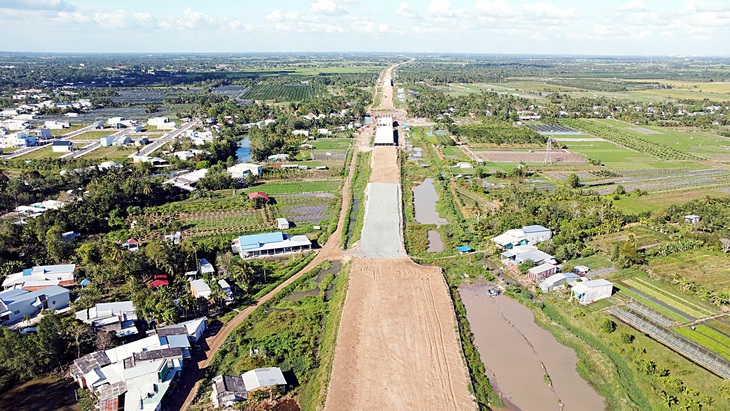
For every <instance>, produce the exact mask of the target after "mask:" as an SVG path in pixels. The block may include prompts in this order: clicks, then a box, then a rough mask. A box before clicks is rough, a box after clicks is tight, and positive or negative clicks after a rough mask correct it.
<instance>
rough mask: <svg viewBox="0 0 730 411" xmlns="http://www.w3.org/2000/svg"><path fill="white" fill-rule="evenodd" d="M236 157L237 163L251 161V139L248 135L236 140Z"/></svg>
mask: <svg viewBox="0 0 730 411" xmlns="http://www.w3.org/2000/svg"><path fill="white" fill-rule="evenodd" d="M236 159H237V160H238V162H239V163H248V162H249V161H251V140H250V139H249V138H248V136H246V138H244V139H243V140H241V141H239V142H238V150H236Z"/></svg>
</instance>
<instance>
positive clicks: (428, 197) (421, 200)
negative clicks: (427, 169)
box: [413, 178, 448, 225]
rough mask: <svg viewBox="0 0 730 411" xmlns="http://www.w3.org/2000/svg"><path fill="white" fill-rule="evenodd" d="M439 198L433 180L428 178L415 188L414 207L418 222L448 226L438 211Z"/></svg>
mask: <svg viewBox="0 0 730 411" xmlns="http://www.w3.org/2000/svg"><path fill="white" fill-rule="evenodd" d="M438 199H439V196H438V193H437V192H436V187H434V185H433V179H432V178H427V179H425V180H423V183H421V184H419V185H417V186H414V187H413V205H414V207H415V210H416V221H418V222H419V223H421V224H436V225H445V224H448V221H446V219H444V218H441V216H440V215H439V213H438V211H436V202H437V201H438Z"/></svg>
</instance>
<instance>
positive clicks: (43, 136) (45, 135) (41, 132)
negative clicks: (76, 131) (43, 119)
mask: <svg viewBox="0 0 730 411" xmlns="http://www.w3.org/2000/svg"><path fill="white" fill-rule="evenodd" d="M31 131H32V133H33V134H35V136H36V138H37V139H38V140H50V139H52V138H53V135H52V134H51V129H49V128H37V129H35V130H31Z"/></svg>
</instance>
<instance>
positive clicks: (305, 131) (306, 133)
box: [292, 130, 309, 137]
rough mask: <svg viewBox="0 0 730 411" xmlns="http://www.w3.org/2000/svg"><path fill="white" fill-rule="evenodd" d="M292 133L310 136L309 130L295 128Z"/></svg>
mask: <svg viewBox="0 0 730 411" xmlns="http://www.w3.org/2000/svg"><path fill="white" fill-rule="evenodd" d="M292 134H293V135H295V136H304V137H309V131H308V130H294V131H292Z"/></svg>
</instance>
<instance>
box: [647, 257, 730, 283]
mask: <svg viewBox="0 0 730 411" xmlns="http://www.w3.org/2000/svg"><path fill="white" fill-rule="evenodd" d="M649 269H650V270H651V271H652V272H653V273H654V274H656V275H659V276H660V277H662V278H666V279H672V278H674V277H682V278H686V279H689V280H691V281H695V282H696V283H697V284H699V285H701V286H702V287H704V288H706V289H708V290H710V291H727V290H728V289H730V256H729V255H727V254H725V253H723V252H722V251H719V250H717V251H716V250H708V249H706V248H700V249H697V250H690V251H684V252H679V253H674V254H672V255H669V256H666V257H657V258H654V259H652V260H651V262H650V263H649Z"/></svg>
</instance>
